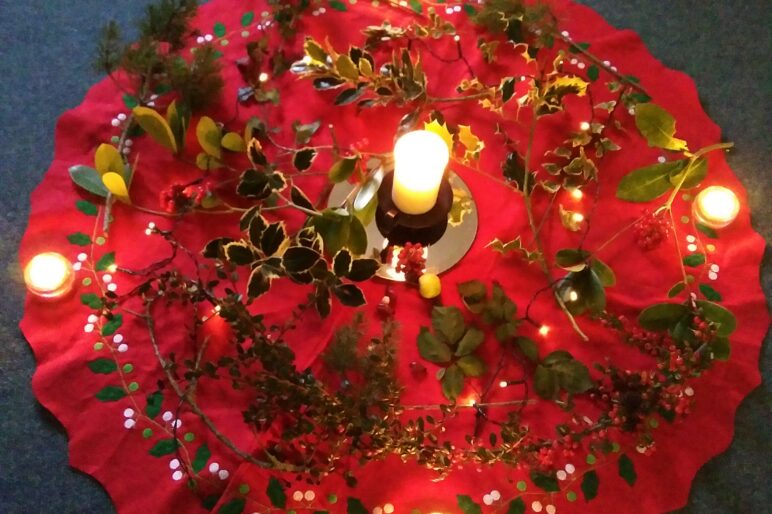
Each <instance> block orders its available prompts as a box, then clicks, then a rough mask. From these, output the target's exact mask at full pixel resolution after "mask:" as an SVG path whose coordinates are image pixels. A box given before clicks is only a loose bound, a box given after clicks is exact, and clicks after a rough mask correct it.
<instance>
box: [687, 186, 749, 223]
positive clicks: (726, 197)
mask: <svg viewBox="0 0 772 514" xmlns="http://www.w3.org/2000/svg"><path fill="white" fill-rule="evenodd" d="M693 210H694V218H695V219H696V220H697V221H698V222H699V223H702V224H703V225H707V226H709V227H711V228H723V227H726V226H727V225H729V224H730V223H732V222H733V221H734V220H735V218H736V217H737V214H738V213H739V212H740V200H739V199H738V198H737V195H735V194H734V193H733V192H732V191H731V190H729V189H727V188H725V187H721V186H711V187H708V188H706V189H703V190H702V191H700V194H698V195H697V198H695V200H694V207H693Z"/></svg>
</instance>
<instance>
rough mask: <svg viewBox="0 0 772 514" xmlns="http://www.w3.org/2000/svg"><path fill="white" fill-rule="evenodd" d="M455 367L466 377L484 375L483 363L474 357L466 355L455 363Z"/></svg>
mask: <svg viewBox="0 0 772 514" xmlns="http://www.w3.org/2000/svg"><path fill="white" fill-rule="evenodd" d="M456 366H458V367H459V369H460V370H461V371H462V372H463V373H464V375H466V376H467V377H479V376H482V374H483V373H485V363H484V362H483V360H482V359H480V358H479V357H478V356H476V355H466V356H464V357H461V358H460V359H458V361H457V362H456Z"/></svg>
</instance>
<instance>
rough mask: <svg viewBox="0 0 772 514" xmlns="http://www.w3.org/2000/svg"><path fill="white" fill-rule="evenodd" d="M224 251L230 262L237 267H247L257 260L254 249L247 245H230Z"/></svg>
mask: <svg viewBox="0 0 772 514" xmlns="http://www.w3.org/2000/svg"><path fill="white" fill-rule="evenodd" d="M223 249H224V251H225V257H226V258H227V259H228V262H230V263H231V264H235V265H236V266H245V265H247V264H251V263H252V261H254V260H255V256H254V254H253V253H252V249H251V248H250V247H249V245H247V244H245V243H238V242H236V243H228V244H226V245H225V246H224V248H223Z"/></svg>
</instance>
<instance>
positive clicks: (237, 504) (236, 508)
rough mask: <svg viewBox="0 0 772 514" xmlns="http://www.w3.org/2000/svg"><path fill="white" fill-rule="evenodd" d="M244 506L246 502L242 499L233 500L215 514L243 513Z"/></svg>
mask: <svg viewBox="0 0 772 514" xmlns="http://www.w3.org/2000/svg"><path fill="white" fill-rule="evenodd" d="M246 505H247V501H246V500H245V499H244V498H233V499H232V500H230V501H229V502H228V503H225V504H223V506H222V507H220V508H219V509H217V514H241V513H242V512H244V507H246Z"/></svg>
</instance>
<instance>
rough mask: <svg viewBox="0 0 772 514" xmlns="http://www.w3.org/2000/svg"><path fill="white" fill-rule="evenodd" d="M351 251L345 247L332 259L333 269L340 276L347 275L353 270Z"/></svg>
mask: <svg viewBox="0 0 772 514" xmlns="http://www.w3.org/2000/svg"><path fill="white" fill-rule="evenodd" d="M351 262H352V259H351V253H350V252H349V251H348V250H346V249H345V248H344V249H342V250H340V251H339V252H338V253H336V254H335V257H333V259H332V269H333V271H334V272H335V275H336V276H338V277H345V276H346V275H348V273H349V271H351Z"/></svg>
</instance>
